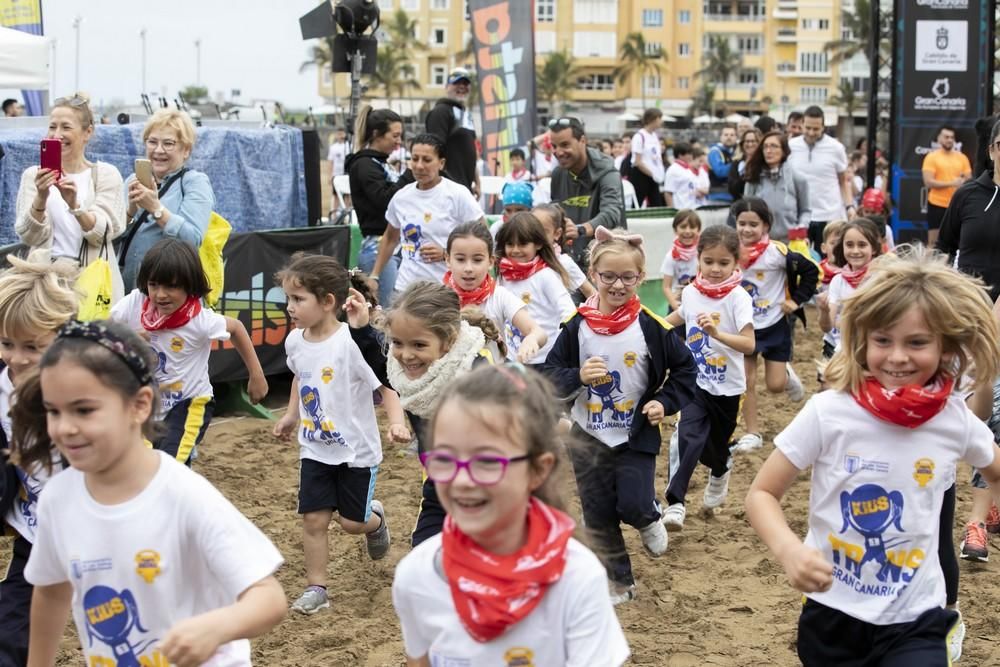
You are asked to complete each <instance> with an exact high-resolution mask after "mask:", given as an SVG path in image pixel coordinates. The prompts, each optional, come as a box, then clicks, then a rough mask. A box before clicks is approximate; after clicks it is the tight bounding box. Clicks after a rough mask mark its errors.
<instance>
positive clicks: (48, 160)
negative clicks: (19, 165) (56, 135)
mask: <svg viewBox="0 0 1000 667" xmlns="http://www.w3.org/2000/svg"><path fill="white" fill-rule="evenodd" d="M39 164H40V165H41V167H42V169H52V170H54V171H56V172H58V173H59V178H62V142H61V141H59V140H58V139H42V157H41V161H40V162H39Z"/></svg>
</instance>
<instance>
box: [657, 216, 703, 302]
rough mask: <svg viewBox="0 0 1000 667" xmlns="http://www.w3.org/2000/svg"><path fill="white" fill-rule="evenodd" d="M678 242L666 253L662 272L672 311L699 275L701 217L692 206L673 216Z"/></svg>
mask: <svg viewBox="0 0 1000 667" xmlns="http://www.w3.org/2000/svg"><path fill="white" fill-rule="evenodd" d="M673 228H674V244H673V246H672V247H671V248H670V252H668V253H667V254H666V255H665V256H664V257H663V266H662V267H660V273H661V274H662V280H663V296H665V297H666V298H667V303H669V304H670V311H671V312H673V311H675V310H679V309H680V307H681V292H682V291H683V290H684V288H685V287H687V286H688V284H689V283H690V282H691V281H692V280H694V277H695V276H696V275H698V235H699V234H701V218H699V217H698V214H697V213H695V212H694V211H692V210H691V209H689V208H686V209H683V210H680V211H677V215H675V216H674V220H673Z"/></svg>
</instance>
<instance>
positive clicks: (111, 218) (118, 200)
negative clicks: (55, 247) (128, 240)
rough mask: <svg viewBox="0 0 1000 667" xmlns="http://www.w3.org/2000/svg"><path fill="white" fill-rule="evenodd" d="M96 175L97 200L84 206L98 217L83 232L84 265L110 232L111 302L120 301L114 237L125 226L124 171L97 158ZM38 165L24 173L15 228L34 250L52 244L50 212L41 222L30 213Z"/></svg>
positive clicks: (120, 286)
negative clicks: (89, 228)
mask: <svg viewBox="0 0 1000 667" xmlns="http://www.w3.org/2000/svg"><path fill="white" fill-rule="evenodd" d="M90 166H91V168H92V169H93V172H92V174H93V178H94V201H92V202H90V203H89V204H88V205H87V206H86V207H85V208H86V211H87V212H88V213H92V214H93V215H94V218H95V219H96V221H95V223H94V226H93V228H92V229H91V230H90V231H87V232H84V233H83V240H84V241H86V246H85V247H84V252H83V265H84V266H87V265H89V264H90V263H91V262H92V261H94V260H95V259H97V258H98V257H99V256H100V254H101V245H102V244H103V243H104V233H105V231H107V235H108V261H109V262H110V264H111V277H112V280H113V281H114V290H113V293H112V299H111V300H112V303H117V301H118V300H119V299H121V298H122V296H124V287H123V285H122V277H121V272H120V270H119V268H118V259H117V258H116V257H115V251H114V248H113V247H112V244H111V241H112V239H114V238H116V237H118V236H119V235H120V234H121V233H122V232H123V231H124V230H125V186H124V182H123V181H122V175H121V174H120V173H118V169H117V168H116V167H115V166H114V165H110V164H108V163H107V162H96V163H93V164H91V165H90ZM37 173H38V167H37V166H33V167H28V168H27V169H25V170H24V173H23V174H22V175H21V187H20V188H18V191H17V208H16V211H17V217H16V222H15V223H14V232H15V233H17V235H18V237H19V238H20V239H21V241H23V242H24V243H25V244H26V245H28V246H29V247H30V248H31V249H32V250H34V249H35V248H51V247H52V221H51V220H49V219H48V215H45V216H43V218H42V221H41V222H38V221H37V220H35V219H34V218H33V217H32V216H31V207H32V204H33V202H34V201H35V194H36V193H37V189H36V188H35V174H37Z"/></svg>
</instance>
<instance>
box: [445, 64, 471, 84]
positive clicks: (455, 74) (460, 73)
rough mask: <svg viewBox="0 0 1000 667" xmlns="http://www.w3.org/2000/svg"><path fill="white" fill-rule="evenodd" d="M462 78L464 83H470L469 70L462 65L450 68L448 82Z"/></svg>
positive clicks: (455, 81)
mask: <svg viewBox="0 0 1000 667" xmlns="http://www.w3.org/2000/svg"><path fill="white" fill-rule="evenodd" d="M462 80H464V81H465V82H466V83H472V76H471V75H470V74H469V70H467V69H465V68H464V67H456V68H455V69H453V70H451V74H449V75H448V83H449V84H452V83H458V82H459V81H462Z"/></svg>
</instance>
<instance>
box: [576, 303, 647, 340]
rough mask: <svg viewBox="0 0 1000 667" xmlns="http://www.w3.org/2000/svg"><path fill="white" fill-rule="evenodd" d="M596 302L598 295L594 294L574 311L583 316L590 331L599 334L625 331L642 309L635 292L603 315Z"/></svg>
mask: <svg viewBox="0 0 1000 667" xmlns="http://www.w3.org/2000/svg"><path fill="white" fill-rule="evenodd" d="M598 303H600V296H599V295H597V294H595V295H593V296H592V297H590V298H589V299H587V301H586V303H584V304H582V305H581V306H580V307H579V308H577V309H576V312H578V313H580V315H582V316H583V319H584V320H586V322H587V326H589V327H590V329H591V331H593V332H594V333H595V334H598V335H601V336H614V335H615V334H617V333H621V332H622V331H625V329H627V328H628V326H629V325H630V324H632V323H633V322H635V318H637V317H639V311H640V310H641V309H642V304H641V303H639V297H638V296H636V295H635V294H633V295H632V298H631V299H629V300H628V301H626V302H625V304H624V305H622V306H619V307H618V309H617V310H615V312H613V313H611V314H610V315H605V314H604V313H602V312H601V311H600V310H598V309H597V305H598Z"/></svg>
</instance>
